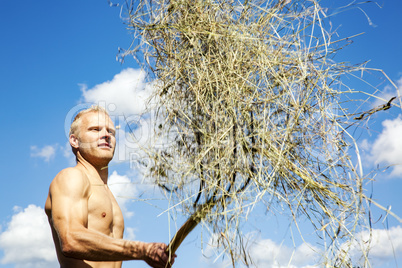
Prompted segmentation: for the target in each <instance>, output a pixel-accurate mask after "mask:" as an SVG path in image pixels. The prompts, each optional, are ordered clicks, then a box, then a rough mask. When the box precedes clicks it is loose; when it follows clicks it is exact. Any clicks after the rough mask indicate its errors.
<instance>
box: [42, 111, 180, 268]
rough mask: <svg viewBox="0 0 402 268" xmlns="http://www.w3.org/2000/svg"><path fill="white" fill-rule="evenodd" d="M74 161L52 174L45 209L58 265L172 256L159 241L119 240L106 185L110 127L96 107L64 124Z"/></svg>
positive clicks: (71, 267)
mask: <svg viewBox="0 0 402 268" xmlns="http://www.w3.org/2000/svg"><path fill="white" fill-rule="evenodd" d="M69 141H70V145H71V147H72V150H73V152H74V154H75V156H76V160H77V165H76V166H75V167H72V168H66V169H64V170H62V171H61V172H60V173H59V174H57V176H56V177H55V178H54V179H53V181H52V183H51V184H50V187H49V195H48V197H47V200H46V204H45V211H46V214H47V216H48V219H49V223H50V226H51V229H52V234H53V240H54V244H55V247H56V252H57V257H58V260H59V263H60V267H61V268H89V267H94V268H120V267H121V265H122V261H124V260H143V261H145V262H146V263H148V264H149V265H150V266H152V267H157V268H165V267H170V265H169V264H168V263H170V264H173V262H174V258H175V256H170V261H169V256H168V255H167V254H166V253H165V250H166V248H167V246H166V244H163V243H145V242H139V241H129V240H123V239H122V238H123V230H124V220H123V215H122V213H121V210H120V208H119V205H118V204H117V202H116V200H115V198H114V196H113V195H112V193H111V192H110V190H109V188H108V186H107V180H108V168H107V166H108V163H109V162H110V160H112V158H113V154H114V150H115V145H116V139H115V128H114V125H113V122H112V120H111V119H110V117H109V115H108V114H107V113H106V111H105V110H103V109H102V108H100V107H93V108H90V109H87V110H84V111H81V112H80V113H79V114H78V115H77V116H76V117H75V119H74V121H73V123H72V124H71V128H70V137H69Z"/></svg>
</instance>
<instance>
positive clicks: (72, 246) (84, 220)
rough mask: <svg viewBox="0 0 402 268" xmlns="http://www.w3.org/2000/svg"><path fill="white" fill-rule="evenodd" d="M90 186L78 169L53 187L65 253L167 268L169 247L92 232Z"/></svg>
mask: <svg viewBox="0 0 402 268" xmlns="http://www.w3.org/2000/svg"><path fill="white" fill-rule="evenodd" d="M89 195H90V183H89V180H88V179H87V177H86V175H85V174H84V173H83V172H82V171H80V170H79V169H76V168H69V169H65V170H63V171H62V172H60V173H59V174H58V175H57V176H56V178H55V179H54V180H53V182H52V183H51V185H50V189H49V196H50V199H51V204H52V224H53V226H54V228H55V230H56V232H57V234H58V236H59V241H60V247H61V250H62V253H63V254H64V255H65V256H67V257H71V258H76V259H84V260H89V261H122V260H144V261H146V262H147V263H148V264H149V265H151V266H153V267H163V268H164V267H165V265H166V262H167V255H166V254H165V253H164V250H165V248H166V245H165V244H162V243H161V244H160V243H144V242H137V241H128V240H123V239H115V238H112V237H109V236H107V235H104V234H102V233H100V232H97V231H95V230H91V229H88V228H87V226H88V198H89Z"/></svg>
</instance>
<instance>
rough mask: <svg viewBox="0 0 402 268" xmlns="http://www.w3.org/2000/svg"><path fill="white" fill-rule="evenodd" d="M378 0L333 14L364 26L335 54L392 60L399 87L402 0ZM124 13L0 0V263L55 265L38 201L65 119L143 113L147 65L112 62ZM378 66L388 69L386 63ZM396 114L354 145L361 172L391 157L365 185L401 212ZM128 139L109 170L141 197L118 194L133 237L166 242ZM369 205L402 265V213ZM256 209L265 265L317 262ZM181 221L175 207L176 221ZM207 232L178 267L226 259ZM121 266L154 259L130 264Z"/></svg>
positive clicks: (380, 118) (342, 28) (385, 247)
mask: <svg viewBox="0 0 402 268" xmlns="http://www.w3.org/2000/svg"><path fill="white" fill-rule="evenodd" d="M349 2H351V1H350V0H337V1H334V0H323V1H322V5H323V6H327V7H329V8H332V9H330V10H329V13H331V12H334V11H335V9H334V8H336V7H339V6H342V5H346V4H347V3H349ZM378 4H379V5H380V6H382V8H379V7H378V6H377V5H375V4H365V5H363V6H361V7H362V8H363V10H364V12H363V11H362V10H359V9H356V8H353V9H352V8H350V9H346V10H345V11H344V12H343V13H341V14H338V15H336V16H334V17H332V19H331V20H332V23H333V25H334V27H335V26H336V27H338V26H339V29H338V33H339V35H340V36H341V37H346V36H351V35H354V34H358V33H361V32H365V34H364V35H362V36H359V37H356V38H355V40H354V43H353V44H352V45H351V46H349V47H348V48H347V49H345V50H344V51H342V52H341V53H340V55H339V56H338V57H336V58H335V60H337V61H349V62H351V63H359V62H363V61H366V60H370V62H369V63H368V66H369V67H372V68H379V69H382V70H384V71H385V72H386V73H387V75H388V76H389V78H390V79H392V81H394V83H395V84H396V85H398V86H399V88H400V89H402V64H401V61H402V52H401V51H402V49H401V44H402V33H401V29H402V16H401V14H400V13H401V10H402V1H399V0H380V1H378ZM119 14H120V8H119V7H111V6H109V3H108V1H107V0H101V1H99V0H84V1H77V0H71V1H49V0H43V1H29V0H25V1H4V0H3V1H0V29H1V30H0V32H1V42H0V78H1V80H0V81H1V82H0V89H1V96H2V101H1V105H0V118H1V123H2V127H1V130H2V131H1V132H0V140H1V142H2V146H3V147H2V148H3V153H2V155H3V156H2V158H1V159H2V161H1V162H0V168H1V175H0V176H1V181H2V186H1V187H0V194H1V195H0V196H1V197H0V198H1V206H0V267H7V268H8V267H56V265H55V263H56V262H55V261H56V260H55V258H54V252H53V250H52V244H51V241H49V238H50V233H48V229H47V222H46V221H45V220H44V215H43V213H42V208H43V205H44V202H45V198H46V195H47V191H48V186H49V184H50V182H51V180H52V178H53V177H54V176H55V175H56V174H57V173H58V172H59V171H60V170H61V169H63V168H65V167H68V166H71V165H72V164H73V158H72V154H71V152H70V150H69V147H68V145H67V144H66V143H67V137H66V128H65V124H66V122H69V120H71V115H72V114H73V113H74V112H75V111H76V110H77V109H79V108H81V107H82V105H83V103H89V102H99V101H100V102H104V103H105V104H106V105H110V104H115V105H116V109H115V113H114V114H113V115H112V116H113V117H114V119H116V121H117V122H119V120H120V119H121V118H120V117H119V116H120V115H121V114H122V112H125V113H126V114H133V119H135V118H136V117H135V115H136V114H138V113H139V112H140V111H141V107H142V106H141V105H142V103H143V97H145V96H147V94H148V93H149V87H147V86H146V84H145V83H144V81H143V79H144V78H143V73H141V71H140V70H138V66H137V65H136V63H135V61H134V60H130V59H127V60H126V61H125V63H124V64H121V63H119V62H117V61H116V54H117V53H118V48H119V47H123V48H128V47H129V45H130V41H131V37H130V34H129V33H128V31H127V30H126V28H125V25H124V24H123V22H122V20H121V19H120V17H119ZM366 15H367V16H368V17H369V18H370V20H368V19H367V17H366ZM372 74H373V75H374V76H375V77H380V74H379V73H378V72H373V73H372ZM376 81H377V82H376V83H377V84H376V85H378V88H379V89H381V90H382V91H383V92H382V93H378V95H379V96H383V97H384V98H387V97H389V96H393V95H395V94H396V92H395V90H394V89H391V87H390V83H388V82H386V81H384V80H381V79H378V80H376ZM381 82H382V83H381ZM359 86H362V85H361V84H359ZM362 87H363V86H362ZM358 89H360V90H368V91H370V90H371V89H370V88H358ZM127 103H129V104H130V105H127ZM395 103H397V102H395ZM109 108H111V107H109ZM112 108H113V107H112ZM400 114H401V110H400V108H397V107H393V108H392V109H390V110H387V111H385V112H383V113H381V114H377V115H375V116H373V117H372V118H371V119H370V124H371V125H370V126H371V127H372V130H371V131H370V132H369V133H365V132H363V131H362V134H361V135H360V136H359V139H358V143H359V145H360V148H361V152H362V155H363V163H364V168H365V171H367V172H368V171H369V170H371V169H372V168H374V167H376V165H380V166H385V165H393V164H395V166H392V167H390V168H389V169H387V170H386V171H384V172H380V173H379V174H378V175H377V176H376V180H375V181H374V182H373V183H372V184H370V185H367V188H368V189H369V190H371V189H373V190H372V194H373V198H374V199H375V200H376V201H377V202H379V203H380V204H382V205H383V206H385V207H388V206H391V207H392V208H391V209H392V210H391V211H393V212H394V213H396V214H397V215H399V216H402V205H401V203H402V202H401V195H400V191H401V189H402V166H401V163H402V160H401V159H402V139H401V138H400V136H402V117H401V115H400ZM138 120H140V119H138ZM120 121H122V120H120ZM139 122H140V121H139ZM146 131H147V130H146V129H145V130H144V129H142V132H141V133H137V136H136V137H137V138H146V137H147V132H146ZM120 138H121V139H120V140H121V141H123V140H125V138H126V136H125V133H124V127H123V129H122V131H121V132H120ZM128 142H130V141H128ZM120 146H121V147H119V148H118V149H119V151H118V152H117V156H116V157H115V160H114V161H113V163H112V164H113V165H112V166H111V169H110V175H111V176H110V178H111V184H112V185H111V188H114V189H113V190H114V192H115V193H116V195H118V196H124V197H127V196H129V197H133V199H127V198H120V199H119V202H120V204H121V206H122V207H123V211H124V215H125V218H126V227H127V228H126V237H127V238H129V239H138V240H144V241H161V242H168V241H169V238H170V236H171V234H170V233H169V227H170V230H171V231H174V230H175V228H176V227H175V223H174V222H173V221H171V220H170V221H169V217H168V216H167V214H166V213H164V214H161V213H162V212H163V210H164V209H166V208H167V207H168V204H166V202H163V201H162V199H163V197H162V195H161V194H160V192H159V190H158V189H157V188H154V187H152V186H150V185H141V183H140V182H141V180H142V179H141V176H140V175H139V174H138V172H137V171H136V170H135V169H132V168H130V164H129V161H127V155H126V153H127V151H126V150H127V148H128V147H130V145H124V144H123V145H120ZM130 149H133V148H130ZM130 152H132V151H130ZM124 160H125V161H124ZM122 185H124V187H122ZM146 198H151V199H152V200H151V201H152V202H151V203H152V205H150V204H148V203H149V202H144V201H143V199H146ZM373 213H374V214H373V218H375V219H378V220H377V221H376V223H377V224H376V225H375V226H374V227H375V228H376V232H375V237H377V238H378V241H379V242H378V245H377V246H376V248H375V249H374V250H373V255H372V256H373V259H374V261H375V262H376V263H378V264H381V267H398V266H397V264H398V265H399V266H402V242H401V241H402V223H399V222H398V221H397V220H395V219H393V218H392V217H390V216H388V217H387V218H386V220H384V218H385V216H386V215H385V213H384V212H381V211H379V210H377V209H374V211H373ZM257 218H258V219H259V220H261V218H262V219H263V220H264V221H266V222H267V223H266V226H264V227H263V228H261V234H260V236H259V238H258V239H260V240H259V242H260V244H259V245H260V247H256V248H255V249H254V254H255V255H254V256H256V258H257V259H258V260H260V263H262V264H263V266H262V267H279V266H274V264H272V262H271V261H270V260H267V259H266V258H267V257H266V256H268V255H269V254H273V255H272V256H276V258H277V259H278V260H284V261H283V262H287V259H286V258H287V257H286V256H283V255H284V254H285V255H286V254H288V255H290V254H291V252H292V251H293V250H294V252H295V256H296V258H295V261H294V262H293V263H292V265H293V266H289V267H297V268H301V267H309V266H308V265H309V264H310V265H311V264H312V263H308V262H306V261H305V260H302V259H303V258H301V257H300V256H305V255H303V254H306V251H305V249H304V248H303V245H302V242H300V244H298V245H292V244H285V245H283V246H282V248H281V249H282V250H281V251H280V252H279V253H278V252H276V251H275V249H276V248H279V245H280V244H281V242H282V241H283V240H284V237H286V236H288V232H287V231H286V229H285V230H284V231H283V232H282V231H280V229H281V228H280V226H283V225H285V226H287V225H288V224H287V223H286V219H281V218H280V217H278V218H277V217H276V216H274V215H268V216H264V217H262V216H261V217H257ZM183 220H184V219H182V218H180V217H179V221H178V222H177V224H178V225H180V224H181V222H182V221H183ZM251 221H252V222H251V224H255V225H258V224H260V225H261V222H258V220H256V219H254V221H253V220H251ZM387 228H388V231H386V230H387ZM388 236H390V237H394V238H395V239H394V240H393V242H394V244H392V245H393V247H392V246H391V243H390V242H389V241H390V239H389V238H384V237H388ZM308 237H310V236H308ZM207 239H208V230H207V229H202V228H200V227H198V228H196V229H195V230H194V231H193V233H192V234H191V235H190V237H188V238H187V239H186V241H185V242H184V244H183V246H182V247H181V248H180V249H179V251H178V252H177V254H178V255H179V258H178V259H177V263H176V265H175V266H176V267H178V268H180V267H188V266H189V265H191V266H192V267H213V266H214V267H223V266H222V265H221V262H220V261H218V262H217V263H215V264H214V265H213V264H211V263H210V262H209V261H208V260H207V258H205V257H203V256H209V257H210V259H212V260H214V259H215V257H214V255H213V253H211V252H212V251H211V250H210V249H209V248H208V247H207V242H208V241H207ZM311 243H312V244H313V243H314V242H311ZM392 249H393V253H394V254H395V257H394V256H393V254H392V252H391V251H392ZM201 251H202V252H203V253H201ZM267 252H268V253H269V254H268V253H267ZM275 254H276V255H275ZM269 256H271V255H269ZM297 257H299V258H297ZM123 267H147V266H146V265H144V264H141V263H139V262H127V263H125V264H124V265H123ZM284 267H286V266H284ZM310 267H312V266H310Z"/></svg>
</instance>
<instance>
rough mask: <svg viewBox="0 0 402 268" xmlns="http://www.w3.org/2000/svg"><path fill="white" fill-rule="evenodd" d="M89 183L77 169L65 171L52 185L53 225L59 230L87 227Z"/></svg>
mask: <svg viewBox="0 0 402 268" xmlns="http://www.w3.org/2000/svg"><path fill="white" fill-rule="evenodd" d="M88 191H89V183H88V182H86V179H85V178H83V175H82V174H81V173H80V172H77V171H64V172H61V173H60V174H58V175H57V176H56V178H55V179H54V180H53V182H52V184H51V186H50V197H51V202H52V220H53V225H54V227H55V228H56V230H58V232H59V233H60V232H63V231H66V230H71V229H74V228H80V227H86V226H87V221H88V194H89V193H88Z"/></svg>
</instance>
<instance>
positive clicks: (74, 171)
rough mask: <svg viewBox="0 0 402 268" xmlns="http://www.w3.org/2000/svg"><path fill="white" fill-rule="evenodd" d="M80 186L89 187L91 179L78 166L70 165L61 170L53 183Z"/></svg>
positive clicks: (55, 184) (54, 184)
mask: <svg viewBox="0 0 402 268" xmlns="http://www.w3.org/2000/svg"><path fill="white" fill-rule="evenodd" d="M66 184H67V185H69V186H74V185H76V186H78V187H89V186H90V183H89V179H88V176H87V175H86V174H85V172H84V171H83V170H81V169H80V168H77V167H69V168H65V169H63V170H61V171H60V172H59V173H58V174H57V175H56V177H55V178H54V179H53V181H52V183H51V187H52V185H53V186H57V185H60V186H63V185H66Z"/></svg>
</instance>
